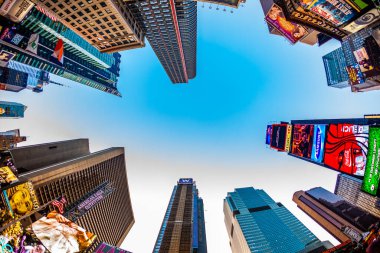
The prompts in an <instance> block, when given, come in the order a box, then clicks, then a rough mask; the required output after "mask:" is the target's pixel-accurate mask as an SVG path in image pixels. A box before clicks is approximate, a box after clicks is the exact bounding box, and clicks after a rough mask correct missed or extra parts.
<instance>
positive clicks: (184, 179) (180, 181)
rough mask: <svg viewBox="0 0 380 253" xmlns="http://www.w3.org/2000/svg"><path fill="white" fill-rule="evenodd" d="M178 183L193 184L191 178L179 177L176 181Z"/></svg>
mask: <svg viewBox="0 0 380 253" xmlns="http://www.w3.org/2000/svg"><path fill="white" fill-rule="evenodd" d="M178 183H179V184H193V179H192V178H180V179H179V181H178Z"/></svg>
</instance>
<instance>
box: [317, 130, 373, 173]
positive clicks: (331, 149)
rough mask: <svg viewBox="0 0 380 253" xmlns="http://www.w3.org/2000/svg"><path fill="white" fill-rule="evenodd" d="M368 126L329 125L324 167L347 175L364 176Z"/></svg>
mask: <svg viewBox="0 0 380 253" xmlns="http://www.w3.org/2000/svg"><path fill="white" fill-rule="evenodd" d="M368 136H369V126H365V125H353V124H331V125H329V127H328V130H327V135H326V144H325V158H324V163H325V165H327V166H329V167H330V168H332V169H334V170H337V171H340V172H344V173H347V174H349V175H355V176H364V171H365V167H366V160H367V150H368Z"/></svg>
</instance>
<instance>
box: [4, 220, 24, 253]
mask: <svg viewBox="0 0 380 253" xmlns="http://www.w3.org/2000/svg"><path fill="white" fill-rule="evenodd" d="M23 230H24V228H23V226H22V224H21V222H20V221H18V222H15V223H14V224H12V225H10V226H9V227H7V228H6V229H4V230H3V231H1V233H0V238H2V239H4V241H5V242H6V244H5V245H1V246H2V247H4V246H6V247H7V248H9V247H12V248H13V249H15V248H16V245H18V244H19V242H20V237H21V235H22V233H23ZM0 240H1V239H0ZM0 242H1V241H0ZM3 252H4V253H8V252H7V251H2V253H3ZM11 252H12V251H11ZM11 252H10V253H11Z"/></svg>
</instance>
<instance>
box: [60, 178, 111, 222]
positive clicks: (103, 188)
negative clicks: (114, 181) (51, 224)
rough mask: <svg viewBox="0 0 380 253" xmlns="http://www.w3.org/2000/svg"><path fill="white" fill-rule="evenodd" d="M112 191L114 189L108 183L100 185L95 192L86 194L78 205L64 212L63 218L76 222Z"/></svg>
mask: <svg viewBox="0 0 380 253" xmlns="http://www.w3.org/2000/svg"><path fill="white" fill-rule="evenodd" d="M113 191H114V188H112V187H111V186H110V185H109V183H108V182H105V183H103V184H101V185H100V186H98V187H97V188H96V189H95V190H93V191H92V192H90V193H89V194H87V195H86V196H85V197H84V198H83V199H82V201H81V202H80V203H79V204H78V205H76V206H75V207H73V208H71V209H70V210H69V211H68V212H66V213H65V216H66V217H67V218H68V219H70V220H72V221H76V220H77V219H78V218H80V217H81V216H82V215H84V214H85V213H87V212H88V211H89V210H90V209H91V208H93V207H94V206H96V205H97V204H99V202H101V201H102V200H103V199H105V198H106V197H107V196H108V195H110V194H111V193H112V192H113Z"/></svg>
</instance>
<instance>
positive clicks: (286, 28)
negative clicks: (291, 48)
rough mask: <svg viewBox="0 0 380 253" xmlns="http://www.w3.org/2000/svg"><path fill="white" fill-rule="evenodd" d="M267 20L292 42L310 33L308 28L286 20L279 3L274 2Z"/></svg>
mask: <svg viewBox="0 0 380 253" xmlns="http://www.w3.org/2000/svg"><path fill="white" fill-rule="evenodd" d="M265 20H266V21H267V22H268V23H269V24H270V25H272V26H273V27H275V28H276V29H277V31H279V32H280V33H281V34H282V35H283V36H284V37H285V38H287V39H288V40H289V41H290V42H291V43H292V44H294V43H296V42H298V41H299V40H300V39H302V38H303V37H305V36H306V35H308V34H309V32H308V31H307V28H305V27H304V26H302V25H299V24H296V23H293V22H290V21H288V20H286V18H285V15H284V13H283V11H282V8H281V7H280V6H278V5H277V4H273V5H272V7H271V8H270V10H269V11H268V13H267V15H266V16H265Z"/></svg>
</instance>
